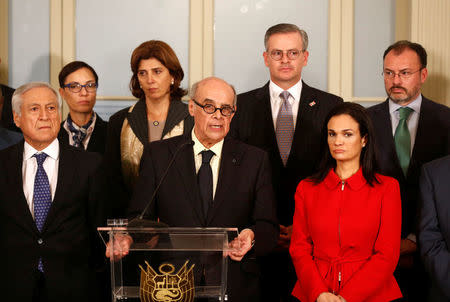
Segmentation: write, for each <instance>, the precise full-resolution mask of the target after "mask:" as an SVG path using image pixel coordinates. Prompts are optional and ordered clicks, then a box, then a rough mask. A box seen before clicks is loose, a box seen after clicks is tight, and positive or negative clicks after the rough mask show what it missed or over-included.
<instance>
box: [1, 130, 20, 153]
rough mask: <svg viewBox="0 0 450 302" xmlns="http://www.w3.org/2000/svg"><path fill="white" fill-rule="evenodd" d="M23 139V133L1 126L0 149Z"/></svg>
mask: <svg viewBox="0 0 450 302" xmlns="http://www.w3.org/2000/svg"><path fill="white" fill-rule="evenodd" d="M22 139H23V135H22V133H17V132H14V131H10V130H7V129H5V128H3V127H2V126H0V150H2V149H5V148H7V147H9V146H12V145H14V144H17V143H18V142H19V141H20V140H22Z"/></svg>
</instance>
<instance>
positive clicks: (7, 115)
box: [0, 84, 22, 132]
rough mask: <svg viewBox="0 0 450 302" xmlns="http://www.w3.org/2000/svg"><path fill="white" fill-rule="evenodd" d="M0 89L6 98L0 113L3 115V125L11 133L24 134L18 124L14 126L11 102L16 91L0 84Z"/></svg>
mask: <svg viewBox="0 0 450 302" xmlns="http://www.w3.org/2000/svg"><path fill="white" fill-rule="evenodd" d="M0 89H1V90H2V94H3V97H4V103H3V110H2V112H0V114H1V115H2V120H1V123H0V124H1V125H2V126H3V127H4V128H6V129H8V130H11V131H15V132H22V131H21V130H20V129H19V128H18V127H17V126H16V124H14V119H13V113H12V106H11V100H12V96H13V94H14V89H13V88H11V87H8V86H5V85H1V84H0Z"/></svg>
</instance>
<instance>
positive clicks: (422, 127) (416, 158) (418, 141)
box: [408, 96, 435, 174]
mask: <svg viewBox="0 0 450 302" xmlns="http://www.w3.org/2000/svg"><path fill="white" fill-rule="evenodd" d="M429 102H430V101H429V100H428V99H426V98H425V97H424V96H422V104H421V106H420V114H419V121H418V124H417V132H416V138H415V140H414V146H413V150H412V153H411V160H410V162H409V168H408V174H409V173H410V172H412V171H413V170H414V169H412V167H413V166H414V165H415V164H416V162H422V160H421V155H422V154H421V152H422V150H423V146H427V145H428V143H429V138H428V135H429V133H432V132H433V127H434V124H435V121H434V120H433V116H434V115H433V113H432V109H431V108H429V104H430V103H429ZM422 156H423V155H422Z"/></svg>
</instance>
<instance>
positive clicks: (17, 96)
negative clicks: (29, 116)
mask: <svg viewBox="0 0 450 302" xmlns="http://www.w3.org/2000/svg"><path fill="white" fill-rule="evenodd" d="M37 87H46V88H48V89H50V90H51V91H52V92H53V93H54V94H55V96H56V99H57V100H58V111H60V112H61V106H62V101H61V98H60V97H59V94H58V92H57V91H56V90H55V89H53V87H52V86H50V84H48V83H46V82H30V83H27V84H24V85H22V86H20V87H19V88H17V89H16V91H14V94H13V96H12V101H11V106H12V110H13V111H14V112H15V113H16V114H17V115H19V116H20V115H21V112H20V108H21V107H22V103H23V98H22V95H23V94H24V93H25V92H27V91H28V90H31V89H33V88H37Z"/></svg>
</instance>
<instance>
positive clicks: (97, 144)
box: [58, 114, 108, 155]
mask: <svg viewBox="0 0 450 302" xmlns="http://www.w3.org/2000/svg"><path fill="white" fill-rule="evenodd" d="M64 123H65V122H62V123H61V128H60V130H59V133H58V140H59V141H60V142H61V143H64V144H66V145H69V134H68V133H67V131H66V129H64ZM107 127H108V122H105V121H104V120H103V119H102V118H101V117H100V116H99V115H98V114H97V119H96V120H95V125H94V131H93V132H92V135H91V138H90V139H89V143H88V147H87V149H86V151H89V152H98V153H100V154H102V155H103V153H105V148H106V130H107Z"/></svg>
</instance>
